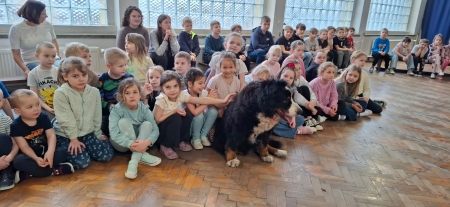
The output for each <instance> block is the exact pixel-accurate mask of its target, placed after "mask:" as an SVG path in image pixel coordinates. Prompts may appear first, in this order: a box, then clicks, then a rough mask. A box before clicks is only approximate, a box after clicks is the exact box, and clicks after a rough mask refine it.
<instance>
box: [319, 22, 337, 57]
mask: <svg viewBox="0 0 450 207" xmlns="http://www.w3.org/2000/svg"><path fill="white" fill-rule="evenodd" d="M319 34H320V35H319V37H317V41H318V42H319V47H318V48H317V50H323V51H324V52H325V54H327V61H331V60H333V58H334V56H333V53H332V52H330V50H331V48H330V46H329V44H328V30H327V29H321V30H320V32H319Z"/></svg>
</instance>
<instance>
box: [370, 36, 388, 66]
mask: <svg viewBox="0 0 450 207" xmlns="http://www.w3.org/2000/svg"><path fill="white" fill-rule="evenodd" d="M388 32H389V31H388V29H386V28H383V29H382V30H381V32H380V37H378V38H377V39H375V41H374V42H373V47H372V56H373V62H372V67H370V69H369V73H373V70H374V68H375V65H376V64H377V63H378V61H380V59H383V60H384V65H385V69H386V71H385V73H386V74H387V73H389V60H390V57H389V55H388V52H389V49H390V44H389V39H388V38H386V37H387V36H388Z"/></svg>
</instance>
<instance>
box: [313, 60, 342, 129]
mask: <svg viewBox="0 0 450 207" xmlns="http://www.w3.org/2000/svg"><path fill="white" fill-rule="evenodd" d="M318 70H319V76H318V77H317V78H315V79H314V80H312V81H311V82H309V85H310V87H311V89H312V91H313V92H314V94H315V95H316V97H317V106H319V107H320V109H321V110H322V111H323V113H320V115H321V116H325V117H327V119H329V120H332V121H337V120H345V118H346V117H345V115H343V114H344V110H345V103H344V102H343V101H339V100H338V94H337V90H336V84H335V83H334V80H333V78H334V74H335V73H336V66H334V64H333V63H332V62H325V63H322V64H321V65H320V66H319V69H318Z"/></svg>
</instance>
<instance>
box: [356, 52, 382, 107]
mask: <svg viewBox="0 0 450 207" xmlns="http://www.w3.org/2000/svg"><path fill="white" fill-rule="evenodd" d="M366 60H367V55H366V54H365V53H363V52H361V51H355V52H354V53H353V54H352V56H351V57H350V61H351V63H352V64H355V65H357V66H359V67H360V68H363V67H364V64H365V63H366ZM360 79H361V82H360V84H359V87H358V90H357V91H358V92H357V96H356V97H354V98H359V99H361V100H364V101H366V102H367V109H369V110H371V111H372V112H373V113H375V114H380V113H381V112H382V111H383V107H381V106H380V105H379V104H377V103H376V102H374V101H372V99H370V84H369V76H368V74H367V72H366V71H364V70H361V78H360Z"/></svg>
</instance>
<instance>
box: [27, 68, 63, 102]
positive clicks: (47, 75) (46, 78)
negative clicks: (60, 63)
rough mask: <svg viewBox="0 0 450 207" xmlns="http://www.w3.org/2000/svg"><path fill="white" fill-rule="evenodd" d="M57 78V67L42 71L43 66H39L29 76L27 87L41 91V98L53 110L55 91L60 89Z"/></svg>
mask: <svg viewBox="0 0 450 207" xmlns="http://www.w3.org/2000/svg"><path fill="white" fill-rule="evenodd" d="M57 76H58V68H57V67H56V66H52V69H50V70H42V69H41V66H40V65H38V66H37V67H36V68H34V69H33V70H31V71H30V73H29V74H28V80H27V85H28V86H30V87H36V88H37V89H38V91H39V94H38V95H39V97H40V98H41V99H42V100H44V102H45V103H46V104H47V105H48V106H50V107H51V108H53V97H54V94H55V91H56V89H58V88H59V85H58V78H57Z"/></svg>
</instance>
